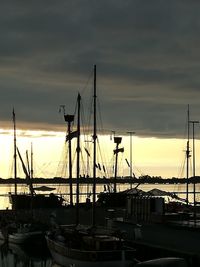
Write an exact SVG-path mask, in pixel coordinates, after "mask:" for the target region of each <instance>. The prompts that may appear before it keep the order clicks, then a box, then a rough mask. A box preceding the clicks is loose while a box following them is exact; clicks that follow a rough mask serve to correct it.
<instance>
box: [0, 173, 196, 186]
mask: <svg viewBox="0 0 200 267" xmlns="http://www.w3.org/2000/svg"><path fill="white" fill-rule="evenodd" d="M72 181H73V183H76V179H75V178H74V179H72ZM16 182H17V184H24V183H26V180H25V179H24V178H17V179H16ZM32 182H33V183H34V184H67V183H69V179H68V178H61V177H53V178H33V179H32ZM79 182H80V183H90V184H92V183H93V178H90V177H87V178H86V177H80V178H79ZM114 182H115V179H114V177H110V178H105V177H104V178H98V177H97V178H96V183H98V184H109V183H114ZM116 182H117V183H122V184H123V183H132V184H138V183H139V184H145V183H146V184H185V183H186V182H187V179H186V178H176V177H172V178H162V177H161V176H149V175H144V176H140V177H138V178H130V177H128V176H126V177H117V179H116ZM194 182H195V183H200V176H196V177H190V178H189V179H188V183H194ZM14 183H15V180H14V178H8V179H4V178H0V184H14Z"/></svg>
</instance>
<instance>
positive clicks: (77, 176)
mask: <svg viewBox="0 0 200 267" xmlns="http://www.w3.org/2000/svg"><path fill="white" fill-rule="evenodd" d="M80 102H81V96H80V94H78V119H77V151H76V152H77V170H76V171H77V172H76V179H77V183H76V225H78V224H79V175H80V150H81V149H80Z"/></svg>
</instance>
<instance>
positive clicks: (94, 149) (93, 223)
mask: <svg viewBox="0 0 200 267" xmlns="http://www.w3.org/2000/svg"><path fill="white" fill-rule="evenodd" d="M93 98H94V121H93V123H94V124H93V145H94V147H93V206H92V207H93V209H92V226H95V223H96V221H95V217H96V214H95V206H96V203H95V202H96V139H97V121H96V98H97V95H96V65H94V95H93Z"/></svg>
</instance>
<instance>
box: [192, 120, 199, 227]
mask: <svg viewBox="0 0 200 267" xmlns="http://www.w3.org/2000/svg"><path fill="white" fill-rule="evenodd" d="M190 123H192V135H193V138H192V139H193V179H194V181H193V198H194V200H193V202H194V221H195V223H196V181H195V178H196V173H195V135H194V125H195V123H199V121H190Z"/></svg>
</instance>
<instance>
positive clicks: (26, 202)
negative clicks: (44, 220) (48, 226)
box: [10, 193, 63, 210]
mask: <svg viewBox="0 0 200 267" xmlns="http://www.w3.org/2000/svg"><path fill="white" fill-rule="evenodd" d="M10 203H11V205H12V209H13V210H20V209H38V208H39V209H44V208H61V207H63V199H62V198H61V197H59V196H57V195H55V194H52V193H51V194H49V195H42V194H38V195H34V196H31V195H29V194H17V195H16V194H10Z"/></svg>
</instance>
